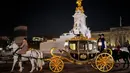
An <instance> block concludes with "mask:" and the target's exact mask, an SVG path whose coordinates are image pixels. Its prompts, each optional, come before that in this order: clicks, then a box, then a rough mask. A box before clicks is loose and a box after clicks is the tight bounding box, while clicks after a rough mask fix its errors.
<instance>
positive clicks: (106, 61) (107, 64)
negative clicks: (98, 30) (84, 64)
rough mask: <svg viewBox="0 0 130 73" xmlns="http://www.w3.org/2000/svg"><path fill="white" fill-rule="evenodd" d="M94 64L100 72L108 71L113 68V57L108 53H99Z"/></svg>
mask: <svg viewBox="0 0 130 73" xmlns="http://www.w3.org/2000/svg"><path fill="white" fill-rule="evenodd" d="M95 64H96V67H97V69H98V70H100V71H101V72H108V71H110V70H111V69H112V68H113V65H114V59H113V57H112V56H111V55H110V54H108V53H101V54H99V55H98V56H97V58H96V60H95Z"/></svg>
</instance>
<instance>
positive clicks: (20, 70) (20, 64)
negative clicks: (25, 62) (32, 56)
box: [19, 60, 23, 72]
mask: <svg viewBox="0 0 130 73" xmlns="http://www.w3.org/2000/svg"><path fill="white" fill-rule="evenodd" d="M19 67H20V69H19V72H22V71H23V67H22V60H19Z"/></svg>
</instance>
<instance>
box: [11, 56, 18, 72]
mask: <svg viewBox="0 0 130 73" xmlns="http://www.w3.org/2000/svg"><path fill="white" fill-rule="evenodd" d="M17 61H18V57H17V56H15V57H14V60H13V65H12V69H11V72H13V70H14V66H15V64H16V62H17Z"/></svg>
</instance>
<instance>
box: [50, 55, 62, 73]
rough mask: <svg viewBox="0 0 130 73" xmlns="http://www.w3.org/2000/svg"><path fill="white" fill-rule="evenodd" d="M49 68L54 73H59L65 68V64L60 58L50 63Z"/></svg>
mask: <svg viewBox="0 0 130 73" xmlns="http://www.w3.org/2000/svg"><path fill="white" fill-rule="evenodd" d="M49 68H50V69H51V71H52V72H54V73H59V72H61V71H62V70H63V68H64V62H63V61H62V60H61V59H60V58H53V59H51V61H50V63H49Z"/></svg>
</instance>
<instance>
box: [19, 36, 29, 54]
mask: <svg viewBox="0 0 130 73" xmlns="http://www.w3.org/2000/svg"><path fill="white" fill-rule="evenodd" d="M20 48H21V49H20V50H19V51H18V54H20V55H21V54H26V52H27V51H28V49H29V48H28V42H27V39H26V38H24V39H23V42H22V45H21V46H20Z"/></svg>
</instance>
